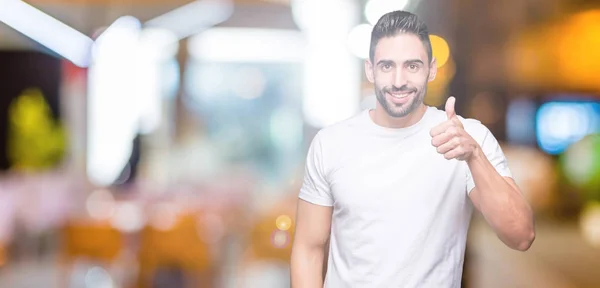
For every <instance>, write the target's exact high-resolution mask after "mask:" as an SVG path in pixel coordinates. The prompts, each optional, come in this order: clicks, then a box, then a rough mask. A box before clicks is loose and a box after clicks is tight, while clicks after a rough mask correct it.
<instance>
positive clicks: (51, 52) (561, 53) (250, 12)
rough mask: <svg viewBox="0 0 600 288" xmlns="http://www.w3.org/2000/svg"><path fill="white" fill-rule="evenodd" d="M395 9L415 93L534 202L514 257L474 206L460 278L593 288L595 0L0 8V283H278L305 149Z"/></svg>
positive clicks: (596, 263)
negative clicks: (494, 146) (420, 91)
mask: <svg viewBox="0 0 600 288" xmlns="http://www.w3.org/2000/svg"><path fill="white" fill-rule="evenodd" d="M397 9H405V10H409V11H412V12H414V13H416V14H418V15H419V16H420V17H421V18H422V19H423V20H424V21H425V22H426V23H427V24H428V26H429V28H430V32H431V34H432V35H431V41H432V45H433V53H434V55H435V56H436V57H437V59H438V62H437V63H438V66H439V68H440V71H439V73H438V76H437V79H436V80H435V81H433V82H432V83H430V85H429V89H428V94H427V96H426V102H427V104H429V105H432V106H438V107H440V108H441V107H442V106H443V104H444V102H445V100H446V98H447V97H448V96H450V95H454V96H457V98H458V102H457V111H458V113H459V114H461V115H463V116H465V117H473V118H477V119H479V120H481V121H482V122H483V123H484V124H485V125H486V126H487V127H489V128H490V130H491V131H492V132H493V133H494V135H495V136H496V137H497V138H498V139H499V140H500V142H501V145H502V147H503V149H504V151H505V154H506V156H507V158H508V160H509V166H510V168H511V169H512V172H513V174H514V177H515V179H516V181H517V183H518V184H519V186H520V187H521V189H522V190H523V192H524V193H525V194H526V197H527V199H528V200H529V201H530V203H531V205H532V207H533V208H534V210H535V213H536V222H537V223H536V224H537V239H536V241H535V243H534V245H533V247H532V248H531V249H530V250H529V251H528V252H527V253H521V252H515V251H512V250H510V249H509V248H507V247H505V246H504V245H503V244H502V243H501V242H500V240H498V239H497V238H496V236H495V235H494V234H493V232H492V231H491V229H490V228H488V227H487V226H486V224H485V223H484V221H483V220H482V217H481V216H480V215H474V219H473V222H472V229H471V233H470V236H469V242H468V247H467V254H466V259H465V267H464V277H463V278H464V280H463V287H467V288H471V287H484V288H487V287H557V288H567V287H600V273H598V267H600V135H599V133H600V78H598V75H600V2H598V1H595V0H506V1H481V0H480V1H475V0H369V1H367V0H326V1H324V0H198V1H190V0H170V1H166V0H127V1H111V0H30V1H25V2H22V1H18V0H0V111H1V112H0V115H1V116H0V138H1V139H0V169H2V171H1V173H0V287H2V288H4V287H11V288H12V287H94V288H100V287H101V288H121V287H123V288H126V287H289V264H288V263H289V257H290V248H291V247H290V244H291V241H292V236H293V231H294V217H295V205H296V199H297V198H296V197H297V193H298V190H299V187H300V183H301V180H302V176H303V172H304V171H303V169H304V158H305V155H306V151H307V148H308V145H309V144H310V142H311V140H312V138H313V136H314V135H315V133H316V132H317V131H318V130H319V129H320V128H322V127H324V126H327V125H330V124H332V123H335V122H337V121H340V120H343V119H346V118H348V117H350V116H352V115H354V114H355V113H358V112H359V111H360V110H361V109H367V108H369V107H374V105H375V98H374V96H373V93H374V92H373V87H372V86H371V85H370V84H369V83H368V81H367V80H366V79H365V77H364V71H363V69H364V68H363V63H364V59H365V58H366V57H367V55H368V49H369V37H370V31H371V27H372V25H373V24H374V23H375V22H376V21H377V19H378V18H379V17H380V16H381V15H383V14H384V13H385V12H388V11H392V10H397Z"/></svg>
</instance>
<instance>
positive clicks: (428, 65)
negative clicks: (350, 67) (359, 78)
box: [365, 32, 437, 118]
mask: <svg viewBox="0 0 600 288" xmlns="http://www.w3.org/2000/svg"><path fill="white" fill-rule="evenodd" d="M374 52H375V53H374V55H373V59H369V60H367V62H366V64H365V71H366V73H367V78H368V79H369V81H370V82H371V83H373V84H374V85H375V95H376V96H377V102H378V103H377V106H378V109H383V110H384V111H385V112H386V113H387V114H388V115H389V116H391V117H394V118H399V117H405V116H407V115H409V114H410V113H411V112H413V111H415V110H416V109H417V108H418V107H419V106H421V105H422V104H423V99H424V98H425V94H426V92H427V82H429V81H432V80H433V79H434V78H435V73H436V72H437V68H436V64H435V59H433V60H432V61H429V56H428V53H427V50H426V49H425V46H424V44H423V42H422V41H421V39H419V37H418V36H417V35H415V34H412V33H402V32H401V33H398V34H396V35H394V36H391V37H384V38H381V39H379V41H378V43H377V45H376V46H375V51H374Z"/></svg>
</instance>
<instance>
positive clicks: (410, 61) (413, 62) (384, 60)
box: [377, 59, 425, 65]
mask: <svg viewBox="0 0 600 288" xmlns="http://www.w3.org/2000/svg"><path fill="white" fill-rule="evenodd" d="M381 64H394V61H392V60H388V59H381V60H379V61H378V62H377V65H381ZM404 64H421V65H424V64H425V63H424V62H423V61H421V60H420V59H409V60H406V61H404Z"/></svg>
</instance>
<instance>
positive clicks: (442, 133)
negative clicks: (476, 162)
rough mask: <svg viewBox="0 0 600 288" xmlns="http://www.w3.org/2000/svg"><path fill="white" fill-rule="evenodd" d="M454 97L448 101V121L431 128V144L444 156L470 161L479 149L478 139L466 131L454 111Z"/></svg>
mask: <svg viewBox="0 0 600 288" xmlns="http://www.w3.org/2000/svg"><path fill="white" fill-rule="evenodd" d="M455 102H456V99H455V98H454V97H450V98H448V100H447V101H446V115H447V116H448V121H445V122H443V123H441V124H439V125H437V126H435V127H433V129H431V131H430V133H429V134H430V135H431V137H432V139H431V144H432V145H433V146H434V147H436V148H437V152H438V153H440V154H443V155H444V158H446V159H448V160H450V159H457V160H462V161H468V160H469V159H471V157H472V156H473V154H474V152H475V151H476V150H477V149H479V144H478V143H477V141H475V140H474V139H473V137H471V135H469V133H467V131H465V129H464V127H463V125H462V123H461V122H460V120H459V119H458V116H456V112H454V103H455Z"/></svg>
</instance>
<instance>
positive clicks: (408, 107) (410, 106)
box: [375, 82, 427, 118]
mask: <svg viewBox="0 0 600 288" xmlns="http://www.w3.org/2000/svg"><path fill="white" fill-rule="evenodd" d="M392 92H393V93H408V92H412V93H413V95H409V96H407V97H412V98H411V99H409V102H406V103H404V104H396V103H393V102H391V101H389V100H388V99H386V97H385V95H386V94H388V93H392ZM426 93H427V82H425V83H424V84H423V85H422V86H421V87H420V89H419V88H418V87H410V86H408V85H404V86H402V87H400V88H398V87H395V86H384V87H380V86H378V85H377V83H375V95H376V97H377V102H379V104H380V105H381V107H383V110H385V112H386V113H387V114H388V115H390V116H391V117H394V118H401V117H404V116H406V115H408V114H410V113H411V112H413V111H415V109H417V108H418V107H419V106H420V105H421V104H422V103H423V100H424V99H425V94H426Z"/></svg>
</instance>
